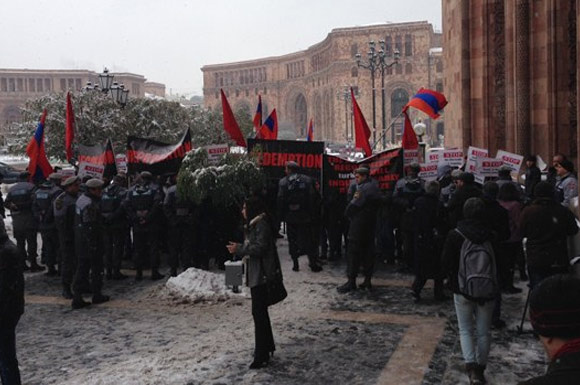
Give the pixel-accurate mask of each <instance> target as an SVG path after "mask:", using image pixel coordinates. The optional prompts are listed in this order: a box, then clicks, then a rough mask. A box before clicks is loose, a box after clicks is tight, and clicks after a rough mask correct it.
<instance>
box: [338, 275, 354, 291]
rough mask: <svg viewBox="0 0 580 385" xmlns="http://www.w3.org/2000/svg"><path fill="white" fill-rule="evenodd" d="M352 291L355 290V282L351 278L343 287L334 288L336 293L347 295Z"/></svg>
mask: <svg viewBox="0 0 580 385" xmlns="http://www.w3.org/2000/svg"><path fill="white" fill-rule="evenodd" d="M354 290H356V280H355V279H352V278H349V279H348V281H347V282H346V283H345V284H344V285H342V286H339V287H337V288H336V291H338V292H339V293H348V292H350V291H354Z"/></svg>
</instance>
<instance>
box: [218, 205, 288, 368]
mask: <svg viewBox="0 0 580 385" xmlns="http://www.w3.org/2000/svg"><path fill="white" fill-rule="evenodd" d="M263 202H264V200H263V199H260V198H259V197H252V198H250V199H248V200H246V202H245V203H244V206H243V208H242V216H243V217H244V220H245V221H246V226H245V240H244V243H243V244H240V243H233V242H230V244H229V245H228V246H227V248H228V251H229V252H230V253H231V254H234V255H236V256H248V257H249V260H248V264H247V266H248V282H247V284H248V286H249V287H250V289H251V293H252V316H253V317H254V327H255V336H256V347H255V350H254V362H252V364H251V365H250V369H259V368H261V367H264V366H266V365H267V364H268V362H269V361H270V355H271V354H274V350H276V348H275V345H274V336H273V334H272V326H271V324H270V316H269V315H268V304H267V298H268V292H267V289H266V281H267V280H270V279H276V278H278V279H279V278H280V277H281V274H282V273H281V270H280V260H279V259H278V251H277V249H276V238H275V232H274V231H273V227H272V223H271V220H270V218H269V217H268V216H267V214H266V212H265V211H266V207H265V205H264V203H263Z"/></svg>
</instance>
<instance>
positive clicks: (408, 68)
mask: <svg viewBox="0 0 580 385" xmlns="http://www.w3.org/2000/svg"><path fill="white" fill-rule="evenodd" d="M405 73H406V74H412V73H413V66H412V65H411V63H407V64H405Z"/></svg>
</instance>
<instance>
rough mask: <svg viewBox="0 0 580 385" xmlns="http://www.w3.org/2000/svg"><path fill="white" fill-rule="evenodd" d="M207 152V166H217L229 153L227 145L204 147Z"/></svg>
mask: <svg viewBox="0 0 580 385" xmlns="http://www.w3.org/2000/svg"><path fill="white" fill-rule="evenodd" d="M204 148H205V150H206V151H207V160H208V161H209V164H217V163H218V162H219V161H220V159H221V158H222V157H223V156H224V155H225V154H227V153H228V152H229V151H230V148H229V146H228V145H227V144H214V145H211V146H205V147H204Z"/></svg>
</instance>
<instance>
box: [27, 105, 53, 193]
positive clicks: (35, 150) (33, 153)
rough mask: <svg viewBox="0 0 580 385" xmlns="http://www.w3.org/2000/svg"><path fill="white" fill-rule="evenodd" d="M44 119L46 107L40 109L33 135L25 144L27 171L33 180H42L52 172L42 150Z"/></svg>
mask: <svg viewBox="0 0 580 385" xmlns="http://www.w3.org/2000/svg"><path fill="white" fill-rule="evenodd" d="M45 120H46V109H44V111H42V117H41V118H40V122H38V126H37V127H36V131H34V136H33V137H32V139H30V142H29V143H28V146H26V154H27V155H28V158H29V161H28V172H29V173H30V178H31V179H32V180H33V181H36V182H38V181H42V180H44V179H46V178H48V176H49V175H50V174H51V173H52V172H53V169H52V166H51V165H50V163H49V162H48V159H47V158H46V153H45V152H44V122H45Z"/></svg>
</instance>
